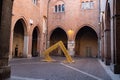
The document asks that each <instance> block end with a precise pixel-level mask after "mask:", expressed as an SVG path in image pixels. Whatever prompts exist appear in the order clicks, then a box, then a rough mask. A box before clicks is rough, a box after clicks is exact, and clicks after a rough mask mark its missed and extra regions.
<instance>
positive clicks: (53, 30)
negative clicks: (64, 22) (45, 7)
mask: <svg viewBox="0 0 120 80" xmlns="http://www.w3.org/2000/svg"><path fill="white" fill-rule="evenodd" d="M57 28H60V29H61V30H63V31H64V32H65V33H66V31H65V29H64V28H63V27H55V28H54V29H52V31H51V32H50V33H49V36H48V40H50V36H51V35H52V33H53V31H54V30H55V29H57ZM66 35H67V38H68V34H67V33H66Z"/></svg>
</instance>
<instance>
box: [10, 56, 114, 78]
mask: <svg viewBox="0 0 120 80" xmlns="http://www.w3.org/2000/svg"><path fill="white" fill-rule="evenodd" d="M54 59H55V60H57V61H55V62H42V59H41V58H32V59H25V58H23V59H12V60H11V61H10V66H11V71H12V73H11V78H10V79H9V80H112V79H111V77H110V76H109V75H108V74H107V72H106V71H105V69H104V68H103V67H102V65H101V64H100V62H99V60H98V59H96V58H74V60H75V63H71V64H68V63H63V62H62V61H63V60H65V57H54Z"/></svg>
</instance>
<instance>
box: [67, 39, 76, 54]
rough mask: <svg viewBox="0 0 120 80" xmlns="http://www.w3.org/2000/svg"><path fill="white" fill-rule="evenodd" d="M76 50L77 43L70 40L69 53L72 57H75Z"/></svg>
mask: <svg viewBox="0 0 120 80" xmlns="http://www.w3.org/2000/svg"><path fill="white" fill-rule="evenodd" d="M74 49H75V41H71V40H69V41H68V52H69V54H70V55H71V56H74V55H75V51H74Z"/></svg>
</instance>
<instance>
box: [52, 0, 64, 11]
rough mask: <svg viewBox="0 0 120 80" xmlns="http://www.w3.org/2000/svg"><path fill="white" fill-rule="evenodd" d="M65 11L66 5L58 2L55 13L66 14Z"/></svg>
mask: <svg viewBox="0 0 120 80" xmlns="http://www.w3.org/2000/svg"><path fill="white" fill-rule="evenodd" d="M64 11H65V5H64V2H63V1H58V2H57V3H56V4H55V6H54V12H57V13H59V12H64Z"/></svg>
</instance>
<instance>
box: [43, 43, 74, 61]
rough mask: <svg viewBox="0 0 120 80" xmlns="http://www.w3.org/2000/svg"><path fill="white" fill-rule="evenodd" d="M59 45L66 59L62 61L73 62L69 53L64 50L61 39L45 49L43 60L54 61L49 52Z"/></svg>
mask: <svg viewBox="0 0 120 80" xmlns="http://www.w3.org/2000/svg"><path fill="white" fill-rule="evenodd" d="M58 47H60V48H61V49H62V51H63V52H64V54H65V56H66V59H67V60H65V61H64V62H68V63H72V62H74V60H72V58H71V56H70V55H69V53H68V51H67V50H66V48H65V46H64V44H63V42H62V41H59V42H57V43H56V44H54V45H53V46H51V47H49V48H48V49H47V50H45V52H44V56H45V59H44V60H43V61H46V62H52V61H54V60H53V59H52V58H51V57H50V55H49V54H50V52H51V51H53V50H54V49H56V48H58Z"/></svg>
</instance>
